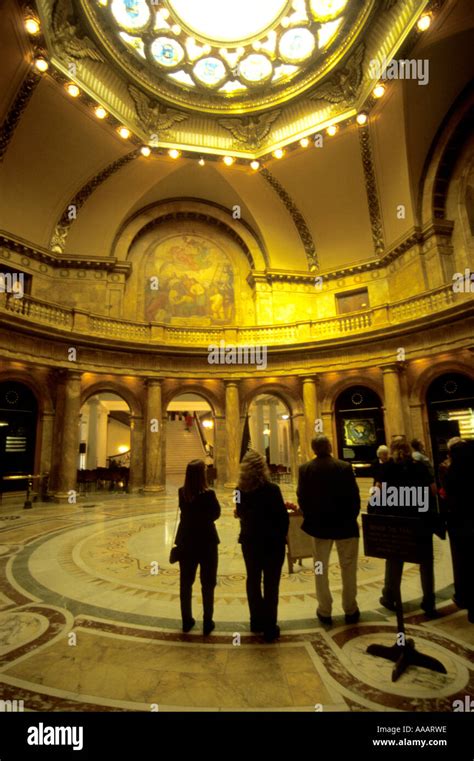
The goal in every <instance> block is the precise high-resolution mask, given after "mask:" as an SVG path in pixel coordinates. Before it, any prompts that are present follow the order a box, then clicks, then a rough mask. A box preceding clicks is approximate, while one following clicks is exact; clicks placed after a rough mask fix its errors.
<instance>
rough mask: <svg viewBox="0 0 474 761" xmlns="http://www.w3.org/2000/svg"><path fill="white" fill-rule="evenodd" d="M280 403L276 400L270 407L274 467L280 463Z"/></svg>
mask: <svg viewBox="0 0 474 761" xmlns="http://www.w3.org/2000/svg"><path fill="white" fill-rule="evenodd" d="M277 406H278V402H277V400H276V399H275V400H274V401H271V402H270V403H269V405H268V408H269V411H270V417H269V420H270V462H271V463H272V464H273V465H278V464H279V462H280V442H279V438H278V415H277Z"/></svg>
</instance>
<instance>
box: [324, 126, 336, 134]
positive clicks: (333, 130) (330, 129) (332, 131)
mask: <svg viewBox="0 0 474 761" xmlns="http://www.w3.org/2000/svg"><path fill="white" fill-rule="evenodd" d="M326 132H327V134H328V135H329V137H334V135H335V134H336V132H337V127H336V125H335V124H331V126H330V127H328V128H327V130H326Z"/></svg>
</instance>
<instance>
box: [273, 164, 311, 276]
mask: <svg viewBox="0 0 474 761" xmlns="http://www.w3.org/2000/svg"><path fill="white" fill-rule="evenodd" d="M260 175H261V176H262V177H263V178H264V179H265V180H266V181H267V182H268V184H269V185H270V186H271V187H272V188H273V190H274V191H275V193H276V194H277V195H278V197H279V198H280V200H281V201H282V203H283V205H284V206H285V208H286V209H287V211H288V212H289V213H290V215H291V218H292V220H293V222H294V224H295V227H296V229H297V231H298V235H299V236H300V238H301V242H302V243H303V246H304V250H305V252H306V258H307V259H308V268H309V270H310V272H316V271H317V270H318V269H319V262H318V257H317V254H316V246H315V243H314V240H313V236H312V235H311V232H310V229H309V227H308V225H307V224H306V220H305V218H304V217H303V215H302V213H301V212H300V210H299V209H298V207H297V205H296V204H295V202H294V201H293V199H292V198H291V196H290V195H289V193H287V191H286V190H285V188H284V187H283V185H282V184H281V182H280V181H279V180H277V178H276V177H274V175H273V174H272V173H271V172H270V171H269V170H268V169H266V168H263V169H261V170H260Z"/></svg>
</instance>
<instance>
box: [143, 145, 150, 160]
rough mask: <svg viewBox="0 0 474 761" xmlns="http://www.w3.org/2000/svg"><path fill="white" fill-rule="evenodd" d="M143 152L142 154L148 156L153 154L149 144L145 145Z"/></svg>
mask: <svg viewBox="0 0 474 761" xmlns="http://www.w3.org/2000/svg"><path fill="white" fill-rule="evenodd" d="M141 154H142V156H145V157H146V158H148V156H149V155H150V154H151V148H149V146H148V145H144V146H143V147H142V149H141Z"/></svg>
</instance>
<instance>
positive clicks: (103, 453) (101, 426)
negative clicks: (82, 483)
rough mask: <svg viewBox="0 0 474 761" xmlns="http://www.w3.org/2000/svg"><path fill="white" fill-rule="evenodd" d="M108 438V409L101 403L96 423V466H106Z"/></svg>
mask: <svg viewBox="0 0 474 761" xmlns="http://www.w3.org/2000/svg"><path fill="white" fill-rule="evenodd" d="M108 438H109V411H108V409H107V408H106V407H104V406H103V405H102V404H101V405H100V406H99V419H98V423H97V467H98V468H106V467H107V454H108V452H107V444H108Z"/></svg>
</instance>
